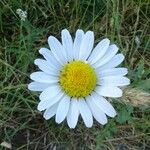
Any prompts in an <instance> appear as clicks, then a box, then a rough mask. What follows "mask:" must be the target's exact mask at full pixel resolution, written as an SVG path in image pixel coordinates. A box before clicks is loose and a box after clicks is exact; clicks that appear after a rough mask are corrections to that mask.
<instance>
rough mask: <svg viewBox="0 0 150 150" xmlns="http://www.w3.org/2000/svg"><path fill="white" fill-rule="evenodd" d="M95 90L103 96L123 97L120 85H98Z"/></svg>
mask: <svg viewBox="0 0 150 150" xmlns="http://www.w3.org/2000/svg"><path fill="white" fill-rule="evenodd" d="M95 92H97V93H98V94H99V95H101V96H106V97H121V96H122V90H121V89H119V88H118V87H113V86H111V85H110V86H97V87H96V88H95Z"/></svg>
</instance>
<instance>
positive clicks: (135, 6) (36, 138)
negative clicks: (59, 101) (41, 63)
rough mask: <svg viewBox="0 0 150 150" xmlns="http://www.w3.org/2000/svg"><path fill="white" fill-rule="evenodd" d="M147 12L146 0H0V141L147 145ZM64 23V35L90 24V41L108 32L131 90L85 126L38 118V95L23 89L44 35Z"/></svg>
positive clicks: (27, 145)
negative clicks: (22, 14)
mask: <svg viewBox="0 0 150 150" xmlns="http://www.w3.org/2000/svg"><path fill="white" fill-rule="evenodd" d="M18 8H20V9H22V10H23V11H27V18H26V19H25V21H23V20H21V19H20V18H19V15H18V14H17V13H16V10H17V9H18ZM149 10H150V1H149V0H120V1H115V0H107V1H105V0H82V1H80V0H60V1H54V0H47V1H46V0H36V1H34V0H31V1H29V0H20V1H18V0H12V1H10V0H1V1H0V81H1V82H0V143H2V142H7V144H11V145H12V149H14V150H32V149H33V150H47V149H102V150H103V149H104V150H116V149H117V150H148V149H150V140H149V139H150V121H149V119H150V118H149V113H150V109H149V106H148V105H147V104H145V101H146V100H147V99H148V96H147V97H144V96H145V95H148V92H149V90H150V86H149V85H150V79H149V78H148V77H149V75H150V70H149V67H150V59H149V58H150V32H149V31H150V11H149ZM64 28H67V29H68V30H69V31H70V32H71V34H72V35H74V33H75V31H76V29H78V28H81V29H83V30H84V31H87V30H93V31H94V33H95V39H96V41H95V44H96V43H97V42H98V41H100V40H101V39H103V38H104V37H108V38H109V39H110V40H111V41H112V42H113V43H116V44H117V45H118V46H119V48H120V49H119V51H120V52H122V53H123V54H124V55H125V58H126V59H125V61H124V63H123V65H124V66H126V67H127V68H128V70H129V74H128V78H130V79H131V85H130V89H131V90H129V92H128V93H127V94H129V95H124V97H126V98H127V99H128V100H129V101H126V99H125V98H122V99H118V100H113V102H112V103H113V105H114V107H115V108H116V110H117V112H118V116H117V117H116V118H114V119H109V123H108V124H107V125H105V126H101V125H99V124H97V123H96V122H94V126H93V127H92V128H90V129H88V128H86V127H85V126H84V125H83V122H82V119H80V122H79V124H78V126H77V128H76V129H74V130H72V129H69V128H68V126H67V124H66V122H64V123H63V124H61V125H58V124H56V123H55V121H54V119H51V120H48V121H46V120H44V119H43V118H42V114H41V113H40V112H38V111H37V104H38V101H39V99H38V93H35V92H30V91H29V90H28V89H27V84H28V83H29V82H30V79H29V75H30V73H31V72H33V71H35V70H36V67H35V66H34V65H33V62H34V59H35V58H37V57H38V56H39V53H38V50H39V48H41V47H44V46H46V47H47V37H48V36H50V35H54V36H56V37H57V38H58V39H60V32H61V30H62V29H64ZM132 89H136V90H137V91H138V92H136V90H133V91H135V93H134V95H135V96H133V92H132ZM130 91H131V92H130ZM140 92H143V93H144V96H143V97H141V95H140V94H139V93H140ZM125 94H126V93H125ZM138 94H139V95H138ZM135 97H136V98H135ZM139 99H140V100H139ZM139 102H141V103H140V104H139ZM0 149H2V150H4V149H7V148H6V147H5V146H2V145H1V146H0Z"/></svg>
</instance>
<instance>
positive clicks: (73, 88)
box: [59, 61, 96, 97]
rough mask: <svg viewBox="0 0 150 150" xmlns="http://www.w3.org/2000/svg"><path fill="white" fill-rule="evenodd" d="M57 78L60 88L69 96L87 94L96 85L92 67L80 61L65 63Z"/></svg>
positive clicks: (83, 95)
mask: <svg viewBox="0 0 150 150" xmlns="http://www.w3.org/2000/svg"><path fill="white" fill-rule="evenodd" d="M59 79H60V85H61V87H62V89H63V90H64V91H65V92H66V93H67V94H68V95H69V96H71V97H85V96H88V95H89V94H90V93H91V92H92V90H93V89H94V88H95V85H96V73H95V71H94V69H93V68H92V67H91V66H90V65H89V64H87V63H84V62H82V61H73V62H71V63H68V64H65V65H64V67H63V69H62V70H61V73H60V78H59Z"/></svg>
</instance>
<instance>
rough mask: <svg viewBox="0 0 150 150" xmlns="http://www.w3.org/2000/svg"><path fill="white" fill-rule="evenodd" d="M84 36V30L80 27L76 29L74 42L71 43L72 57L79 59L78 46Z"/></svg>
mask: <svg viewBox="0 0 150 150" xmlns="http://www.w3.org/2000/svg"><path fill="white" fill-rule="evenodd" d="M83 36H84V32H83V31H82V30H80V29H78V30H77V31H76V35H75V39H74V44H73V56H74V59H75V60H76V59H79V52H80V46H81V42H82V39H83Z"/></svg>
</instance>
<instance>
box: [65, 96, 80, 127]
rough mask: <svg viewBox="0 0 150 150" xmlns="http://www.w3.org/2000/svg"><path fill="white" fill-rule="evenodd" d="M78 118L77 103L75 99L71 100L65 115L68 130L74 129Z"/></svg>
mask: <svg viewBox="0 0 150 150" xmlns="http://www.w3.org/2000/svg"><path fill="white" fill-rule="evenodd" d="M78 117H79V109H78V101H77V99H76V98H72V99H71V102H70V106H69V111H68V114H67V123H68V126H69V127H70V128H75V127H76V125H77V122H78Z"/></svg>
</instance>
